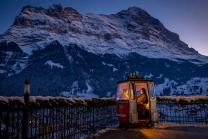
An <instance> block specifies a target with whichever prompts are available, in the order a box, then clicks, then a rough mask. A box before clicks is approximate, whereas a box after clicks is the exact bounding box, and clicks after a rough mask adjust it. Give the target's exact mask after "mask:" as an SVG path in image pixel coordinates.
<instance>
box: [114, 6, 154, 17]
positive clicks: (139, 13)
mask: <svg viewBox="0 0 208 139" xmlns="http://www.w3.org/2000/svg"><path fill="white" fill-rule="evenodd" d="M118 15H134V16H146V17H150V15H149V14H148V13H147V12H146V11H145V10H143V9H141V8H139V7H136V6H133V7H129V8H128V9H127V10H122V11H120V12H118Z"/></svg>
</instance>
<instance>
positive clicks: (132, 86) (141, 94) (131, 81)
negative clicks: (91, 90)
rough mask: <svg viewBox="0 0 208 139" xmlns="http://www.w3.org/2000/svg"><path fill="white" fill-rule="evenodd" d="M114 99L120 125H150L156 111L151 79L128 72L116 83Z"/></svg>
mask: <svg viewBox="0 0 208 139" xmlns="http://www.w3.org/2000/svg"><path fill="white" fill-rule="evenodd" d="M116 100H117V115H118V120H119V124H120V126H129V125H148V126H152V124H153V121H154V120H155V111H156V98H155V94H154V81H153V80H146V79H144V78H143V77H141V76H138V75H136V74H130V75H129V76H128V77H127V79H126V80H123V81H119V82H118V83H117V97H116Z"/></svg>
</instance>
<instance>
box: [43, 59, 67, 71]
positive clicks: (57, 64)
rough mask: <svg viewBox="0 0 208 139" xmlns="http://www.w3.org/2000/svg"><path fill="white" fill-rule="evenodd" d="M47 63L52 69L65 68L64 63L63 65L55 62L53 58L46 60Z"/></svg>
mask: <svg viewBox="0 0 208 139" xmlns="http://www.w3.org/2000/svg"><path fill="white" fill-rule="evenodd" d="M45 65H48V66H50V67H51V69H53V67H56V68H60V69H63V68H64V66H63V65H61V64H60V63H55V62H53V61H52V60H48V61H46V62H45Z"/></svg>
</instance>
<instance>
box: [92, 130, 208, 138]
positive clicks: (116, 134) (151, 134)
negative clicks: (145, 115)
mask: <svg viewBox="0 0 208 139" xmlns="http://www.w3.org/2000/svg"><path fill="white" fill-rule="evenodd" d="M90 139H208V128H197V127H177V128H174V127H171V128H166V129H159V128H151V129H142V128H130V129H126V130H125V129H107V130H106V131H103V133H102V131H101V133H98V134H96V135H94V136H93V137H91V138H90Z"/></svg>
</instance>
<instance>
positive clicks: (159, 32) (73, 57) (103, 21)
mask: <svg viewBox="0 0 208 139" xmlns="http://www.w3.org/2000/svg"><path fill="white" fill-rule="evenodd" d="M0 50H1V51H0V94H2V95H21V94H22V92H23V81H24V79H26V78H27V79H30V80H31V82H32V93H33V95H67V96H83V97H92V96H94V97H95V96H106V95H108V96H112V95H114V92H115V85H116V84H115V83H116V81H118V80H120V79H122V77H123V76H124V75H125V74H127V73H129V72H135V71H137V72H139V73H142V74H143V75H145V76H146V78H153V79H154V80H155V81H156V84H157V86H156V87H157V92H158V93H159V94H161V95H164V94H165V95H190V94H193V93H195V94H207V92H208V90H207V89H208V88H207V87H206V86H207V85H208V78H207V77H208V73H207V71H206V68H207V66H208V64H207V62H208V58H207V57H206V56H203V55H200V54H199V53H198V52H197V51H196V50H194V49H193V48H189V47H188V46H187V44H185V43H184V42H182V41H181V40H180V39H179V36H178V35H177V34H175V33H173V32H171V31H169V30H167V29H166V28H165V27H164V26H163V24H162V23H161V22H160V21H159V20H158V19H155V18H153V17H152V16H150V15H149V14H148V13H147V12H146V11H144V10H142V9H140V8H137V7H130V8H129V9H127V10H123V11H120V12H119V13H116V14H111V15H101V14H81V13H79V12H78V11H76V10H75V9H73V8H68V7H67V8H64V7H62V6H61V5H53V6H51V7H49V8H48V9H44V8H41V7H32V6H25V7H24V8H23V9H22V11H21V13H20V14H19V16H17V17H16V19H15V21H14V24H13V25H12V26H11V27H10V28H9V29H8V31H7V32H5V33H4V34H3V35H1V36H0Z"/></svg>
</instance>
